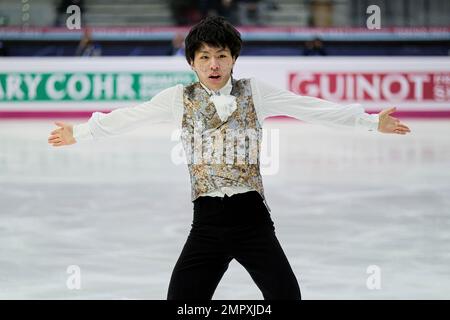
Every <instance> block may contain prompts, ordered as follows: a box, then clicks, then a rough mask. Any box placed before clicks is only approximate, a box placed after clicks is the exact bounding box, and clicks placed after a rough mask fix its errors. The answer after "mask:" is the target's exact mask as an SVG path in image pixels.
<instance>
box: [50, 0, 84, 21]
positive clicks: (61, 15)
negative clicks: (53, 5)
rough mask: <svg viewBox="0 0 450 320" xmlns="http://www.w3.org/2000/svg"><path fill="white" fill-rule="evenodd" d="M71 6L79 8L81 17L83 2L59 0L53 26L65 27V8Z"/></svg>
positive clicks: (81, 0) (82, 0)
mask: <svg viewBox="0 0 450 320" xmlns="http://www.w3.org/2000/svg"><path fill="white" fill-rule="evenodd" d="M71 5H76V6H78V7H79V8H80V12H81V16H83V12H84V0H61V1H60V3H59V6H58V7H57V9H56V21H55V26H59V27H64V26H65V25H66V19H67V17H69V15H68V14H67V8H68V7H70V6H71Z"/></svg>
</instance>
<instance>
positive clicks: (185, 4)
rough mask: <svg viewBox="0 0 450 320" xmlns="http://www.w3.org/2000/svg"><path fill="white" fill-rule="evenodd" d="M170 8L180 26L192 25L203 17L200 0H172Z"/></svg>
mask: <svg viewBox="0 0 450 320" xmlns="http://www.w3.org/2000/svg"><path fill="white" fill-rule="evenodd" d="M169 6H170V10H171V12H172V17H173V19H174V21H175V23H176V24H177V25H179V26H187V25H192V24H195V23H197V22H199V21H200V20H201V18H202V15H201V12H200V9H199V1H196V0H170V4H169Z"/></svg>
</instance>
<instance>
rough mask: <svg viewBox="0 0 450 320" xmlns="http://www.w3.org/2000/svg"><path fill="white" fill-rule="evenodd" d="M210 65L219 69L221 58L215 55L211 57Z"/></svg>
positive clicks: (214, 68)
mask: <svg viewBox="0 0 450 320" xmlns="http://www.w3.org/2000/svg"><path fill="white" fill-rule="evenodd" d="M210 67H211V70H218V69H219V60H218V59H216V58H214V57H213V58H212V59H211V65H210Z"/></svg>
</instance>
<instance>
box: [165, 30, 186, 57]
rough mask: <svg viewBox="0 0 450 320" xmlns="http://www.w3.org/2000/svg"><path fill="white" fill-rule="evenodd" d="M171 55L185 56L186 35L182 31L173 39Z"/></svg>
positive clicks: (169, 53)
mask: <svg viewBox="0 0 450 320" xmlns="http://www.w3.org/2000/svg"><path fill="white" fill-rule="evenodd" d="M168 55H169V56H183V57H184V35H183V34H181V33H177V34H175V36H174V37H173V39H172V43H171V46H170V50H169V52H168Z"/></svg>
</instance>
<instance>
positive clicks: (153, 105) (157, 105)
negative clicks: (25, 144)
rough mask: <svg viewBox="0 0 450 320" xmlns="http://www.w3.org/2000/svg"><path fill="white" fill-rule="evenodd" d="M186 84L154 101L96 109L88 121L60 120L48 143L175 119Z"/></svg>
mask: <svg viewBox="0 0 450 320" xmlns="http://www.w3.org/2000/svg"><path fill="white" fill-rule="evenodd" d="M182 88H183V86H182V85H177V86H174V87H171V88H168V89H166V90H163V91H161V92H160V93H158V94H157V95H156V96H154V97H153V99H151V100H150V101H147V102H144V103H141V104H139V105H137V106H132V107H127V108H119V109H116V110H113V111H112V112H109V113H102V112H94V113H93V114H92V116H91V118H90V119H89V120H88V121H87V122H85V123H81V124H78V125H71V124H67V123H64V122H61V121H57V122H55V124H56V125H57V126H58V127H59V128H58V129H56V130H53V131H52V132H51V134H50V136H49V138H48V143H49V144H51V145H53V146H54V147H60V146H64V145H71V144H74V143H76V142H78V141H81V140H92V139H98V138H103V137H108V136H113V135H117V134H121V133H125V132H128V131H131V130H134V129H135V128H137V127H139V126H140V125H141V124H143V123H160V122H167V121H172V120H173V112H172V107H173V103H174V99H177V98H179V97H178V96H179V95H180V94H182ZM180 90H181V91H180Z"/></svg>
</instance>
